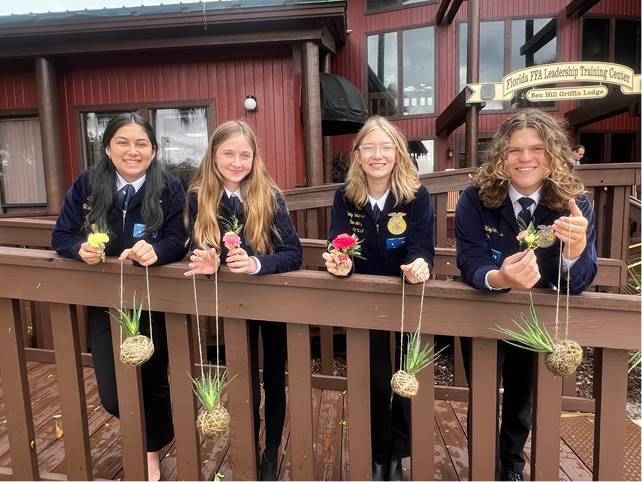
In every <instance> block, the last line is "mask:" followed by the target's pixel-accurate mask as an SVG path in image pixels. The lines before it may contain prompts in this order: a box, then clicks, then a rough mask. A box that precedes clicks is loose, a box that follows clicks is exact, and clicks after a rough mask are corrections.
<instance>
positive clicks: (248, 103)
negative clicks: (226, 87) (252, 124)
mask: <svg viewBox="0 0 642 482" xmlns="http://www.w3.org/2000/svg"><path fill="white" fill-rule="evenodd" d="M243 107H245V110H246V111H247V112H254V111H255V110H256V107H257V105H256V97H254V96H253V95H248V96H246V97H245V102H243Z"/></svg>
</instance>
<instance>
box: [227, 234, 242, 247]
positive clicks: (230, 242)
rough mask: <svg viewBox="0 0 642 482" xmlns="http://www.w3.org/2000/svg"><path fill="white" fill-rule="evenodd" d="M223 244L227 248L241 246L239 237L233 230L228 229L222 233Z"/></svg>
mask: <svg viewBox="0 0 642 482" xmlns="http://www.w3.org/2000/svg"><path fill="white" fill-rule="evenodd" d="M223 244H224V245H225V247H226V248H227V249H228V250H232V249H238V248H240V247H241V237H240V236H239V235H238V234H236V233H235V232H234V231H228V232H227V233H225V234H224V235H223Z"/></svg>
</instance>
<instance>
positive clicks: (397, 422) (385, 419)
mask: <svg viewBox="0 0 642 482" xmlns="http://www.w3.org/2000/svg"><path fill="white" fill-rule="evenodd" d="M400 339H401V336H400V335H399V333H397V334H396V342H397V343H396V345H397V346H396V350H395V367H396V369H399V367H398V363H399V341H400ZM391 378H392V363H391V362H390V332H388V331H381V330H370V430H371V436H372V441H371V442H372V459H373V460H374V461H376V462H377V463H385V462H387V461H388V460H389V459H390V457H398V458H403V457H408V456H409V455H410V444H409V441H408V438H409V437H408V434H409V427H410V400H409V399H407V398H405V397H400V396H399V395H397V394H394V395H393V396H392V401H391V399H390V396H391V395H392V389H391V388H390V379H391Z"/></svg>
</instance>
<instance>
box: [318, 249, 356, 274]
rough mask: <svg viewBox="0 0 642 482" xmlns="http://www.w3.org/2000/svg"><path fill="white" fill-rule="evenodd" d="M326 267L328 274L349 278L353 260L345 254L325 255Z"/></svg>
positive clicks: (323, 255)
mask: <svg viewBox="0 0 642 482" xmlns="http://www.w3.org/2000/svg"><path fill="white" fill-rule="evenodd" d="M321 256H322V257H323V259H324V260H325V267H326V268H327V270H328V272H329V273H331V274H333V275H335V276H348V274H349V273H350V271H351V270H352V259H351V258H350V256H349V255H347V254H343V253H323V254H322V255H321Z"/></svg>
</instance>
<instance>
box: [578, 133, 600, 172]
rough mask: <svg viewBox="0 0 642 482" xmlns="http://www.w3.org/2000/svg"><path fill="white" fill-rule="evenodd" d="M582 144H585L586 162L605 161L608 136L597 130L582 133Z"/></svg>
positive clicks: (584, 161)
mask: <svg viewBox="0 0 642 482" xmlns="http://www.w3.org/2000/svg"><path fill="white" fill-rule="evenodd" d="M579 143H580V144H582V145H583V146H584V160H583V161H582V162H583V163H584V164H597V163H600V162H604V151H605V144H606V136H605V135H604V134H601V133H596V132H582V133H580V142H579Z"/></svg>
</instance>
